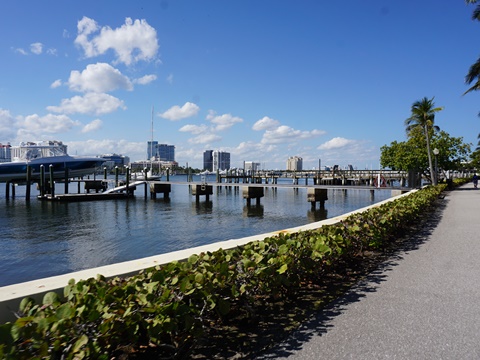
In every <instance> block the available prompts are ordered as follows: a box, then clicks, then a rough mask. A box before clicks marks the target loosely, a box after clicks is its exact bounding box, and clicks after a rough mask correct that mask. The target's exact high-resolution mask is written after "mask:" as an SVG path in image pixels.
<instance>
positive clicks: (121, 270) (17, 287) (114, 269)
mask: <svg viewBox="0 0 480 360" xmlns="http://www.w3.org/2000/svg"><path fill="white" fill-rule="evenodd" d="M412 191H416V190H412ZM396 193H398V194H397V195H396V196H395V194H396ZM409 193H410V192H408V193H403V194H402V191H400V190H398V191H395V190H394V191H393V192H392V195H393V196H392V197H391V198H389V199H387V200H384V201H381V202H378V203H376V204H373V205H370V206H367V207H364V208H361V209H358V210H355V211H352V212H349V213H346V214H343V215H340V216H337V217H334V218H331V219H326V220H322V221H318V222H314V223H310V224H307V225H302V226H298V227H294V228H289V229H284V230H278V231H274V232H270V233H264V234H259V235H254V236H249V237H245V238H240V239H231V240H226V241H220V242H216V243H213V244H209V245H203V246H198V247H193V248H189V249H185V250H179V251H174V252H170V253H165V254H161V255H154V256H149V257H145V258H141V259H137V260H131V261H126V262H121V263H116V264H111V265H106V266H101V267H96V268H92V269H87V270H82V271H77V272H72V273H67V274H63V275H58V276H52V277H48V278H43V279H38V280H32V281H28V282H23V283H19V284H13V285H8V286H4V287H0V324H3V323H5V322H7V321H14V320H15V314H14V312H15V311H17V310H18V307H19V304H20V302H21V301H22V299H23V298H25V297H32V298H33V299H35V301H37V303H41V301H42V298H43V295H44V294H45V293H47V292H50V291H54V292H57V293H59V294H60V295H62V296H63V288H64V287H65V286H66V285H67V284H68V282H69V280H71V279H75V281H79V280H82V279H89V278H92V277H96V276H97V275H98V274H101V275H103V276H105V277H106V278H113V277H117V276H122V277H125V276H130V275H134V274H136V273H138V272H139V271H141V270H143V269H147V268H150V267H154V266H157V265H162V264H167V263H170V262H172V261H182V260H185V259H188V258H189V257H190V256H191V255H193V254H199V253H201V252H207V251H210V252H213V251H216V250H218V249H230V248H235V247H237V246H240V245H244V244H246V243H249V242H252V241H256V240H260V241H261V240H263V239H265V238H267V237H271V236H276V235H278V234H280V233H295V232H300V231H306V230H314V229H318V228H320V227H322V226H323V225H331V224H335V223H337V222H339V221H341V220H342V219H345V218H347V217H348V216H350V215H352V214H355V213H359V212H364V211H366V210H368V209H370V208H375V207H378V206H380V205H382V204H385V203H388V202H391V201H394V200H396V199H398V198H400V197H403V196H407V195H408V194H409Z"/></svg>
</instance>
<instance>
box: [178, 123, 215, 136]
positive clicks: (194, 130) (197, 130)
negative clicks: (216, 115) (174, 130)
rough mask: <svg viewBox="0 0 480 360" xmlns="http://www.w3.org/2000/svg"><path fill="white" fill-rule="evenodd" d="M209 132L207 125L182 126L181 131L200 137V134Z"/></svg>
mask: <svg viewBox="0 0 480 360" xmlns="http://www.w3.org/2000/svg"><path fill="white" fill-rule="evenodd" d="M207 130H208V127H207V126H206V125H200V126H199V125H185V126H182V127H181V128H180V129H179V131H182V132H189V133H191V134H194V135H199V134H203V133H206V132H207Z"/></svg>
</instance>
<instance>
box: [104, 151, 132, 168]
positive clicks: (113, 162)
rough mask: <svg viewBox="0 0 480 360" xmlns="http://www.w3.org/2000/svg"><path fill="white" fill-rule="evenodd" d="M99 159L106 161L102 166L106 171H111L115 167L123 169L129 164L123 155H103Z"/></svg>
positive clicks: (127, 158) (128, 159) (128, 160)
mask: <svg viewBox="0 0 480 360" xmlns="http://www.w3.org/2000/svg"><path fill="white" fill-rule="evenodd" d="M100 157H102V158H104V159H105V160H106V161H105V163H104V166H105V167H106V168H107V169H113V168H115V166H118V167H124V166H126V165H128V164H130V158H129V157H128V156H125V155H119V154H103V155H101V156H100Z"/></svg>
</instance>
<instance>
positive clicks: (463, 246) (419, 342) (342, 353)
mask: <svg viewBox="0 0 480 360" xmlns="http://www.w3.org/2000/svg"><path fill="white" fill-rule="evenodd" d="M439 202H440V204H443V205H444V207H443V209H442V210H440V211H438V216H435V218H436V219H433V220H432V222H431V228H425V229H424V231H423V232H424V234H420V235H419V236H418V238H417V239H413V240H412V241H411V242H410V243H409V244H408V245H407V246H406V248H405V249H404V250H402V251H400V252H398V253H397V254H396V256H394V257H393V258H392V259H391V260H389V261H387V262H386V263H384V264H383V265H382V266H381V267H380V268H379V269H378V270H377V271H375V272H374V273H372V274H371V275H370V276H369V277H368V278H367V279H365V280H364V281H362V282H361V283H360V284H359V285H358V286H356V287H355V288H354V289H352V290H351V291H350V292H349V293H348V294H346V296H344V297H343V298H341V299H339V300H338V301H336V302H335V303H334V304H332V305H331V306H330V307H329V308H328V309H326V310H324V311H322V312H321V313H320V314H318V316H317V317H316V318H315V319H312V321H310V322H309V323H307V324H305V325H304V326H303V327H302V328H301V329H300V330H298V331H297V332H296V333H295V334H294V336H292V337H291V338H290V339H288V340H287V341H286V342H285V343H283V344H282V345H281V346H280V347H278V348H277V349H275V350H274V351H273V352H271V353H269V354H264V355H262V356H261V357H259V358H262V359H315V360H318V359H328V360H333V359H356V360H361V359H368V360H372V359H480V189H478V190H476V189H473V185H472V184H471V183H469V184H467V185H465V186H463V187H462V188H460V189H457V190H455V191H452V192H449V193H447V196H446V197H445V199H444V200H440V201H439Z"/></svg>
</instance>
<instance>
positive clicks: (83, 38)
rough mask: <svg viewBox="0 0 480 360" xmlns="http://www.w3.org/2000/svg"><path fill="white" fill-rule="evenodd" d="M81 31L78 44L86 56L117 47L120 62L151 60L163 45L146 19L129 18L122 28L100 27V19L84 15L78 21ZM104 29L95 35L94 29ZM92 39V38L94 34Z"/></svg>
mask: <svg viewBox="0 0 480 360" xmlns="http://www.w3.org/2000/svg"><path fill="white" fill-rule="evenodd" d="M77 30H78V34H77V37H76V39H75V44H77V45H79V46H80V47H81V48H82V49H83V51H84V53H85V56H86V57H94V56H98V55H102V54H105V53H106V52H107V51H108V50H113V51H114V52H115V55H116V57H117V62H123V63H124V64H126V65H130V64H132V63H134V62H137V61H141V60H144V61H149V60H152V59H154V58H155V56H156V55H157V51H158V48H159V45H158V40H157V32H156V30H155V29H154V28H153V27H151V26H150V25H149V24H148V23H147V21H146V20H144V19H142V20H138V19H137V20H135V21H132V19H131V18H126V19H125V24H124V25H122V26H121V27H120V28H116V29H112V28H110V27H109V26H104V27H102V28H101V29H100V27H99V25H98V24H97V22H96V21H95V20H93V19H90V18H88V17H85V16H84V17H83V18H82V20H80V21H79V22H78V24H77ZM98 31H100V33H99V34H98V35H96V36H93V34H94V33H97V32H98ZM91 35H92V36H93V37H92V39H89V37H90V36H91Z"/></svg>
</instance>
